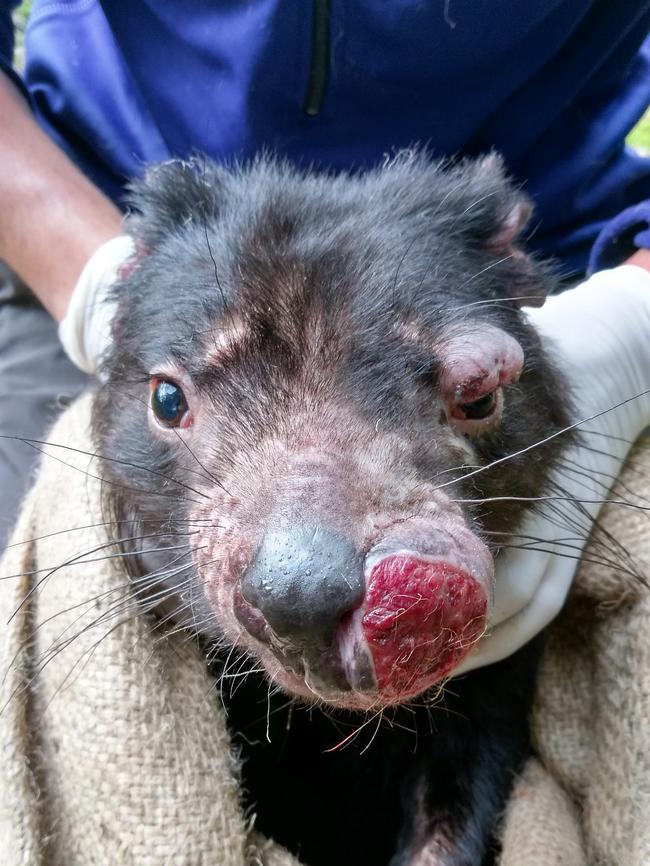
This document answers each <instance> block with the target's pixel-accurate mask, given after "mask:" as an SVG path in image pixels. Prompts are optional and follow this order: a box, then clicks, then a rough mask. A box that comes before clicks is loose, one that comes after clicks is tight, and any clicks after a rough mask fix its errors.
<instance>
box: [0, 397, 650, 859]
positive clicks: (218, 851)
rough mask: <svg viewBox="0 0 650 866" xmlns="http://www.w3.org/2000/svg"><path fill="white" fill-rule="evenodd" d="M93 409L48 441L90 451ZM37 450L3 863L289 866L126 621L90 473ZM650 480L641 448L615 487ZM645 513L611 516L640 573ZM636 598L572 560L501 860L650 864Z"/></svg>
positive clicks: (192, 699) (160, 641)
mask: <svg viewBox="0 0 650 866" xmlns="http://www.w3.org/2000/svg"><path fill="white" fill-rule="evenodd" d="M88 408H89V403H88V398H85V399H83V400H82V401H80V402H79V403H77V404H76V405H75V406H74V407H72V409H71V410H69V411H68V412H67V413H66V415H65V416H64V417H63V418H62V419H61V421H60V422H59V423H58V425H57V426H56V427H55V429H54V430H53V431H52V433H51V435H50V440H51V441H52V442H57V443H61V444H65V445H74V447H76V448H79V449H81V450H91V451H92V446H90V445H89V438H88V434H87V421H88ZM49 454H50V455H51V456H50V457H49V458H46V459H45V460H44V462H43V467H42V470H41V473H40V477H39V479H38V481H37V483H36V486H35V488H34V490H33V491H32V493H31V495H30V496H29V498H28V500H27V502H26V505H25V508H24V511H23V514H22V516H21V518H20V521H19V525H18V526H17V528H16V532H15V534H14V538H13V543H14V544H13V546H12V547H11V548H9V549H8V551H7V553H6V555H5V558H4V559H3V561H2V563H0V576H2V577H3V578H5V579H3V580H1V581H0V863H1V864H2V866H116V864H119V866H136V864H137V866H167V864H169V866H298V864H297V861H295V859H294V858H292V857H290V856H289V855H288V854H286V852H283V851H282V850H281V849H279V848H278V847H277V846H275V845H273V844H272V843H268V842H264V841H263V840H260V839H258V838H257V837H256V836H255V835H254V834H253V833H252V832H251V831H250V826H249V824H250V822H248V821H247V819H246V817H245V816H244V815H243V813H242V810H241V808H240V803H239V796H238V773H237V760H236V755H235V754H234V752H233V749H232V746H231V744H230V742H229V739H228V735H227V732H226V728H225V723H224V718H223V715H222V711H221V708H220V704H219V701H218V700H216V699H215V689H214V683H213V682H212V681H211V679H210V677H209V676H208V675H207V673H206V671H205V668H204V665H203V662H202V659H201V657H200V655H199V653H198V652H197V651H196V650H195V648H194V647H193V646H192V645H191V644H190V643H188V642H187V640H186V638H185V636H184V635H182V634H176V635H173V634H170V635H167V636H161V634H160V633H159V632H155V631H152V630H151V628H150V622H149V620H148V619H147V617H145V616H142V615H136V616H133V612H134V611H133V606H132V604H130V603H129V600H128V599H129V595H128V591H129V586H128V583H127V578H126V576H125V574H124V572H123V570H122V569H121V567H120V558H119V557H113V558H109V559H103V558H101V557H103V556H104V555H105V554H107V553H108V554H110V553H117V552H118V551H117V550H116V548H115V547H114V546H112V545H109V546H107V543H108V538H107V534H106V529H105V527H104V526H102V525H101V524H102V523H103V519H104V518H103V517H102V514H101V510H100V508H99V489H100V482H99V481H98V479H97V478H96V477H94V476H96V474H97V472H98V465H97V461H96V460H94V459H92V458H89V457H88V456H86V455H83V454H80V453H78V452H74V451H69V450H65V449H62V448H60V449H56V448H50V449H49ZM52 458H55V459H52ZM78 470H81V471H78ZM649 472H650V449H647V450H644V451H639V450H637V452H636V454H635V455H634V461H633V463H631V464H630V465H629V466H628V468H627V470H626V474H625V484H626V485H627V487H628V488H630V487H632V488H634V489H636V490H637V491H639V496H641V495H642V491H643V490H646V491H647V490H650V474H648V473H649ZM625 495H626V498H628V499H629V498H630V495H631V494H630V492H629V490H627V491H626V493H625ZM639 501H640V500H639ZM643 504H648V503H647V500H646V501H645V502H644V503H643ZM646 520H647V518H646V517H645V515H644V514H643V512H636V511H633V510H631V509H622V508H614V507H612V508H610V510H609V512H608V514H607V519H606V523H607V525H608V527H609V528H610V530H611V531H612V532H615V534H616V537H617V538H618V539H619V540H620V541H622V542H623V543H624V544H625V545H626V546H627V548H628V549H629V550H632V551H634V554H635V556H636V558H637V560H638V561H640V562H641V563H642V567H643V569H644V570H645V572H646V573H647V574H650V559H649V555H650V537H649V535H648V531H647V527H648V525H649V524H648V523H647V522H646ZM89 524H96V525H95V526H88V525H89ZM75 527H77V528H76V529H75ZM57 533H58V534H57ZM35 538H38V540H31V539H35ZM591 550H592V552H593V555H594V557H595V556H596V555H597V554H600V556H601V557H602V554H603V552H604V553H605V555H611V553H612V550H613V542H608V544H607V546H606V548H605V550H604V551H603V550H600V551H597V550H593V546H592V548H591ZM586 558H590V554H589V553H587V557H586ZM54 569H56V570H54ZM11 575H16V576H14V577H11ZM633 587H634V584H633V582H632V581H631V580H630V578H629V577H626V576H625V575H623V576H621V575H620V573H618V572H616V571H615V570H613V569H607V568H604V567H602V566H595V565H593V564H584V565H583V567H582V570H581V572H580V575H579V578H578V585H577V587H576V591H575V593H574V596H573V598H572V602H571V605H570V607H569V609H568V610H567V612H566V614H565V615H564V616H563V617H562V619H561V621H560V622H559V623H558V624H557V625H556V626H554V627H553V629H552V631H551V635H550V640H549V645H548V650H547V652H546V656H545V658H544V663H543V666H542V672H541V676H540V680H539V691H538V698H537V704H536V709H535V713H534V719H533V730H534V735H535V739H536V744H537V748H538V751H539V759H534V760H533V759H531V760H530V761H529V763H528V765H527V767H526V768H525V771H524V773H523V774H522V776H521V778H520V779H519V781H518V783H517V787H516V791H515V794H514V796H513V798H512V800H511V803H510V804H509V807H508V809H507V813H506V816H505V821H504V826H503V833H502V835H503V844H504V852H503V857H502V864H501V866H551V864H553V866H587V864H589V866H649V864H650V641H649V640H648V636H649V634H650V599H649V597H648V596H647V595H644V594H643V593H642V592H640V591H638V590H635V589H634V588H633ZM25 599H26V600H25ZM332 866H353V864H332Z"/></svg>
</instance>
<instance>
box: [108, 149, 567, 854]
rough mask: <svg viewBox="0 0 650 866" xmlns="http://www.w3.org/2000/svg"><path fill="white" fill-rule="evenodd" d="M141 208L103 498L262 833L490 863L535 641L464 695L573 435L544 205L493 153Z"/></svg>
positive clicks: (268, 184)
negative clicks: (506, 556) (535, 235)
mask: <svg viewBox="0 0 650 866" xmlns="http://www.w3.org/2000/svg"><path fill="white" fill-rule="evenodd" d="M132 207H133V214H132V216H131V218H130V223H129V225H130V231H131V232H132V233H133V235H134V236H135V238H136V243H137V248H138V251H139V252H138V255H137V256H136V257H135V258H134V259H133V260H132V261H131V262H130V263H129V265H128V267H127V268H125V270H124V272H123V274H122V276H121V279H120V281H119V283H118V285H117V286H116V288H115V294H116V301H117V313H116V317H115V320H114V325H113V338H114V339H113V344H112V347H111V349H110V350H109V351H108V353H107V355H106V357H105V359H104V363H103V366H102V369H101V375H100V383H101V384H100V385H99V386H98V388H97V392H96V396H95V402H94V435H95V439H96V443H97V448H98V452H99V453H100V455H102V456H103V458H104V465H103V474H104V477H105V478H106V480H107V481H108V482H109V483H108V484H107V485H106V490H107V504H108V505H109V506H110V508H111V511H112V514H113V516H114V518H115V520H116V523H115V525H116V527H119V534H120V537H121V538H122V542H121V543H122V545H123V547H124V548H125V553H126V561H127V562H128V563H129V567H130V569H131V572H132V574H133V577H134V579H135V580H134V587H137V590H135V589H134V591H135V592H137V595H138V598H140V599H143V600H144V601H146V604H148V606H149V608H150V609H151V610H152V611H153V615H154V616H157V617H158V618H159V620H162V621H173V622H174V624H175V626H176V627H185V628H188V629H189V630H191V631H193V632H194V633H195V634H196V636H197V639H198V640H199V641H200V642H201V644H202V645H203V646H204V647H205V649H206V657H207V658H208V660H209V662H210V663H211V664H214V665H215V669H216V670H217V672H218V673H219V675H220V686H221V699H222V700H223V701H224V704H225V706H226V709H227V711H228V716H229V720H230V724H231V727H232V731H233V738H234V740H235V742H236V743H237V744H238V745H239V748H240V749H241V756H242V776H243V779H242V781H243V787H244V790H245V792H246V797H247V803H248V807H249V808H250V810H251V813H253V812H254V813H255V815H256V819H255V820H256V826H257V827H258V828H259V829H260V830H261V831H262V832H263V833H265V834H267V835H269V836H272V837H274V838H275V839H276V840H277V841H279V842H281V843H283V844H284V845H286V846H287V847H288V848H289V849H291V850H292V851H294V852H296V853H297V854H298V855H299V857H300V858H301V859H302V861H303V862H304V863H305V864H308V866H382V864H390V866H424V864H428V866H433V864H445V866H470V864H471V866H480V864H487V863H489V862H492V859H493V857H494V850H495V843H494V834H495V827H496V826H497V824H498V818H499V816H500V814H501V812H502V810H503V807H504V805H505V802H506V800H507V797H508V794H509V792H510V789H511V786H512V783H513V778H514V775H515V773H516V771H517V768H518V766H519V765H520V763H521V761H522V759H523V757H524V756H525V755H526V754H527V750H528V737H527V726H526V714H527V707H528V702H529V698H530V693H531V687H532V682H533V677H534V671H535V663H536V648H535V647H533V646H530V645H529V646H528V647H527V648H525V649H524V650H523V651H520V652H519V653H518V654H516V655H515V656H513V657H512V658H510V659H509V660H507V661H505V662H501V663H500V664H498V665H494V666H492V667H489V668H486V669H483V670H478V671H476V672H474V673H471V674H469V675H466V676H464V677H459V678H458V679H452V680H449V679H448V676H449V674H451V673H452V672H453V670H454V668H455V666H456V665H457V664H458V663H459V662H460V661H461V660H462V659H463V658H464V657H465V656H466V655H467V654H468V653H470V652H471V650H472V647H473V645H474V643H475V642H476V641H477V640H478V639H479V638H480V636H481V635H482V633H483V632H484V630H485V628H486V622H487V618H488V614H489V609H490V598H491V589H492V585H493V575H494V557H495V555H497V554H498V550H499V544H501V543H503V541H504V539H506V538H507V537H508V533H513V532H515V531H516V528H517V525H518V522H519V521H520V520H521V517H522V515H523V512H524V507H525V502H524V500H526V499H529V498H534V497H536V496H539V495H540V493H542V492H543V490H544V486H545V480H546V479H547V477H548V473H549V470H550V468H551V467H552V466H553V464H554V461H555V460H556V459H557V457H558V449H559V448H560V447H561V446H560V445H558V442H560V441H561V440H562V439H563V437H559V438H556V439H554V440H550V441H546V442H543V443H541V444H539V445H538V446H537V447H534V448H532V449H528V446H531V445H532V444H533V443H535V442H537V441H538V440H539V439H540V438H541V437H542V436H543V435H546V436H548V434H550V433H553V432H554V431H558V430H560V429H561V428H563V427H564V426H565V425H566V424H567V423H568V418H567V399H568V398H567V389H566V386H565V384H564V383H563V381H562V377H561V375H559V374H558V372H557V371H556V370H555V369H554V368H553V365H552V363H551V361H550V360H549V358H548V357H547V356H546V355H545V353H544V351H543V350H542V347H541V346H540V342H539V340H538V339H537V336H536V334H535V333H534V332H533V330H532V329H531V327H530V326H529V325H528V324H527V321H526V318H525V316H524V315H523V314H522V312H521V309H520V307H521V306H522V304H532V303H535V302H536V301H537V302H539V301H540V300H541V299H542V298H543V297H544V295H545V294H546V293H547V292H548V290H549V289H550V288H551V286H552V279H551V277H550V276H549V272H548V269H547V268H545V267H544V266H543V265H541V264H540V263H538V262H535V261H534V260H533V259H532V258H531V257H529V256H527V255H526V254H525V253H524V252H522V251H521V250H520V249H519V248H518V246H517V239H518V237H519V235H520V232H521V230H522V228H523V226H524V225H525V223H526V222H527V219H528V216H529V212H530V205H529V203H528V201H527V200H526V198H525V197H524V196H523V195H522V194H521V193H520V192H519V191H518V189H517V188H516V187H515V186H514V185H512V184H511V183H510V182H509V181H508V180H507V179H506V177H505V176H504V172H503V169H502V167H501V164H500V162H499V160H498V159H497V158H496V157H494V156H490V157H486V158H484V159H482V160H479V161H460V162H456V163H452V164H440V163H432V162H431V161H430V160H429V159H428V158H427V157H426V155H423V154H422V153H417V152H409V153H401V154H399V155H397V156H396V157H395V158H394V159H392V160H387V162H386V164H384V165H383V166H381V167H379V168H377V169H376V170H372V171H368V172H366V173H361V174H343V175H331V174H319V173H316V172H301V171H299V170H297V169H295V168H292V167H290V166H289V165H287V164H285V163H283V162H280V161H278V160H275V159H272V158H266V157H265V158H260V159H258V160H257V161H255V162H253V163H252V164H251V165H249V166H247V167H244V168H237V169H234V170H228V169H226V168H224V167H220V166H217V165H213V164H209V163H205V162H202V161H194V162H189V163H188V162H172V163H168V164H164V165H162V166H160V167H157V168H155V169H153V170H151V171H150V172H149V174H148V177H147V178H146V179H145V180H144V181H143V182H142V183H138V184H136V185H135V186H134V189H133V195H132ZM527 449H528V450H527ZM518 452H521V453H518ZM508 455H515V456H511V457H508ZM502 458H508V459H502ZM500 497H504V498H503V499H502V500H500ZM488 500H489V501H488ZM125 526H128V527H129V530H128V531H125V529H124V527H125ZM116 531H117V530H116ZM128 539H131V541H129V540H128ZM137 539H139V541H138V540H137ZM495 540H496V541H495ZM441 684H444V687H443V685H441Z"/></svg>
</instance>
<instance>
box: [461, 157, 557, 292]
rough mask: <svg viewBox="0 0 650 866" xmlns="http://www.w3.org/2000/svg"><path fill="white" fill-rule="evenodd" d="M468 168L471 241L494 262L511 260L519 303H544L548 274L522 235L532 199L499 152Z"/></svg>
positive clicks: (467, 211) (467, 213) (467, 209)
mask: <svg viewBox="0 0 650 866" xmlns="http://www.w3.org/2000/svg"><path fill="white" fill-rule="evenodd" d="M465 167H466V170H467V172H468V178H467V180H468V182H467V187H466V188H465V190H464V192H465V195H466V196H467V197H469V200H468V201H467V202H466V204H465V209H464V214H465V216H466V218H467V224H466V236H467V237H468V240H470V242H472V243H474V244H477V245H478V246H479V247H480V248H481V249H483V250H484V251H485V252H486V253H487V254H489V255H490V256H493V257H494V260H495V261H498V260H500V259H503V260H504V261H508V262H510V265H511V272H512V277H513V279H511V280H509V281H508V283H507V285H508V286H510V291H511V293H512V295H513V300H514V301H515V302H516V303H517V305H518V306H520V307H522V306H527V307H537V306H541V305H542V304H543V303H544V300H545V298H546V295H547V293H548V291H549V288H550V283H549V280H548V279H547V276H548V275H547V274H546V273H545V271H544V268H541V267H540V266H539V265H538V264H537V263H536V262H535V261H534V260H533V259H532V258H531V257H530V255H529V254H528V253H527V252H526V250H525V248H524V239H523V237H522V236H523V233H524V230H525V229H526V226H527V225H528V224H529V222H530V218H531V216H532V213H533V204H532V202H531V200H530V199H529V198H528V196H526V195H525V194H524V193H523V192H522V191H521V189H519V187H518V186H517V185H516V184H515V183H514V182H513V181H512V180H510V178H509V177H508V176H507V174H506V171H505V168H504V165H503V160H502V159H501V157H500V156H499V155H498V154H495V153H491V154H489V155H487V156H484V157H482V158H480V159H478V160H474V161H468V162H467V163H465Z"/></svg>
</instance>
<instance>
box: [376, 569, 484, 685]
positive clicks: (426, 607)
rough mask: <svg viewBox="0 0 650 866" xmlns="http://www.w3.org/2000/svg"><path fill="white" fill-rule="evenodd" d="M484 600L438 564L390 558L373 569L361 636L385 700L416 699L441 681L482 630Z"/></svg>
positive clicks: (471, 583) (469, 582)
mask: <svg viewBox="0 0 650 866" xmlns="http://www.w3.org/2000/svg"><path fill="white" fill-rule="evenodd" d="M486 614H487V595H486V592H485V589H484V588H483V587H482V585H481V584H480V583H479V582H478V581H476V580H475V579H474V578H473V577H472V576H471V575H469V574H467V573H466V572H464V571H461V570H459V569H457V568H453V567H452V566H450V565H448V564H447V563H444V562H431V561H428V560H424V559H418V558H417V557H416V556H408V555H404V554H402V555H395V556H389V557H387V558H386V559H382V560H381V561H380V562H378V563H377V565H376V566H375V567H374V568H373V570H372V574H371V576H370V585H369V587H368V592H367V595H366V599H365V603H364V613H363V618H362V628H363V634H364V637H365V639H366V642H367V644H368V648H369V649H370V652H371V654H372V657H373V661H374V665H375V674H376V676H377V682H378V685H379V689H380V691H381V692H382V693H384V695H385V696H386V697H387V698H391V699H393V698H394V699H398V698H405V697H408V696H411V695H415V694H419V693H420V692H422V691H424V689H426V688H428V687H429V686H431V685H433V684H434V683H435V682H437V681H438V680H440V679H442V678H443V677H444V676H446V675H447V674H448V673H449V672H450V671H452V670H453V668H454V667H455V666H456V665H457V664H458V663H459V662H460V661H461V660H462V659H463V658H464V657H465V656H466V655H467V654H468V652H469V651H470V649H471V648H472V646H473V644H474V642H475V641H476V640H477V639H478V638H479V637H480V635H481V634H482V633H483V631H484V629H485V623H486Z"/></svg>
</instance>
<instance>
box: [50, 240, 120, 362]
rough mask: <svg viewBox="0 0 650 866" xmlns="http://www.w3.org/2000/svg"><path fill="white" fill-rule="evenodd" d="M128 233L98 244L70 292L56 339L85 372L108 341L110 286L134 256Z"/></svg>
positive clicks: (109, 334)
mask: <svg viewBox="0 0 650 866" xmlns="http://www.w3.org/2000/svg"><path fill="white" fill-rule="evenodd" d="M135 252H136V250H135V244H134V242H133V238H131V237H129V235H118V236H117V237H115V238H111V240H110V241H108V242H107V243H105V244H102V246H101V247H99V249H98V250H96V251H95V253H94V254H93V255H92V256H91V258H90V259H89V260H88V262H87V263H86V266H85V267H84V269H83V271H82V272H81V275H80V277H79V279H78V280H77V285H76V286H75V288H74V291H73V293H72V298H71V300H70V305H69V307H68V311H67V313H66V315H65V318H64V319H63V321H62V322H61V324H60V325H59V339H60V340H61V343H62V345H63V348H64V349H65V352H66V354H67V356H68V357H69V358H70V360H71V361H72V362H73V363H74V364H76V366H77V367H79V369H81V370H83V371H84V372H86V373H94V372H95V371H96V370H97V366H98V363H99V359H100V358H101V356H102V354H103V353H104V351H105V349H106V348H107V347H108V345H109V344H110V340H111V321H112V319H113V315H114V314H115V304H114V303H113V301H112V300H111V299H110V289H111V286H112V285H113V283H114V282H115V280H116V279H117V277H118V275H119V272H120V269H121V268H122V267H123V266H124V264H125V263H126V261H127V260H128V259H130V258H131V257H132V256H134V255H135Z"/></svg>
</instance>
